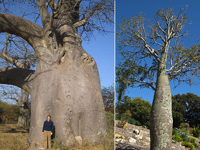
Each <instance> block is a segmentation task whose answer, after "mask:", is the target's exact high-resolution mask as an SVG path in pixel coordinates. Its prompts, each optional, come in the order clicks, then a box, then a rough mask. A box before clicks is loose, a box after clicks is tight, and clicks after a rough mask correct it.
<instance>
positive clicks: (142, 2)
mask: <svg viewBox="0 0 200 150" xmlns="http://www.w3.org/2000/svg"><path fill="white" fill-rule="evenodd" d="M185 5H188V8H187V12H186V15H187V17H188V20H189V21H191V22H192V24H188V25H186V26H185V28H186V29H189V33H190V34H195V36H191V37H189V38H185V39H184V44H185V46H186V47H189V46H190V45H191V44H196V43H197V41H198V39H200V31H199V27H200V16H199V14H200V9H199V6H200V1H198V0H193V1H189V0H176V1H174V0H167V1H163V0H137V1H136V0H116V30H117V27H118V26H119V23H120V22H121V19H122V17H123V18H129V17H131V16H136V15H138V14H139V13H140V12H142V13H143V14H145V16H146V18H150V19H151V20H152V21H153V20H154V15H155V13H156V11H158V9H159V8H161V9H164V8H166V7H172V8H174V11H175V12H178V11H179V10H180V8H181V6H185ZM116 48H117V45H116ZM116 63H117V58H116ZM197 80H198V79H196V81H197ZM198 81H200V80H198ZM170 86H171V91H172V95H176V94H186V93H188V92H191V93H194V94H196V95H198V96H200V85H198V86H196V85H193V86H189V85H187V84H185V83H182V84H181V85H179V86H178V87H177V88H175V89H174V88H173V87H174V86H173V83H170ZM126 95H128V96H130V97H141V98H143V99H145V100H148V101H150V102H151V103H152V101H153V95H154V91H153V90H151V89H140V88H129V89H128V90H127V92H126Z"/></svg>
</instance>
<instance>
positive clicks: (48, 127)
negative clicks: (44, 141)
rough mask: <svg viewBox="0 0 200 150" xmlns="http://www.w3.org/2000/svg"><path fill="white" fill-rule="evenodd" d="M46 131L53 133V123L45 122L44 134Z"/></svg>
mask: <svg viewBox="0 0 200 150" xmlns="http://www.w3.org/2000/svg"><path fill="white" fill-rule="evenodd" d="M44 130H46V131H51V132H52V133H53V121H51V120H50V121H47V120H46V121H45V122H44V125H43V129H42V132H44Z"/></svg>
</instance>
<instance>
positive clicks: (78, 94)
mask: <svg viewBox="0 0 200 150" xmlns="http://www.w3.org/2000/svg"><path fill="white" fill-rule="evenodd" d="M61 59H62V62H61V63H57V64H54V65H51V66H48V69H47V70H43V68H44V67H43V65H46V64H44V63H39V64H38V67H37V69H36V76H37V77H36V78H35V80H34V83H33V90H32V94H31V95H32V97H31V99H32V101H31V126H30V135H29V142H30V148H32V149H34V148H36V149H38V148H39V147H42V146H43V145H42V144H43V135H42V134H41V133H42V126H43V122H44V120H45V119H46V116H47V115H51V116H52V121H53V122H54V125H55V136H56V137H57V138H58V139H59V140H60V141H61V143H62V144H63V145H65V146H73V145H74V144H75V137H76V136H81V137H82V139H83V140H87V141H88V142H89V143H91V144H96V143H99V142H101V141H102V140H103V139H104V136H105V134H106V133H107V124H106V119H105V112H104V106H103V99H102V96H101V88H100V81H99V75H98V70H97V66H96V63H95V61H94V59H93V58H92V57H91V56H90V55H89V54H87V53H86V52H85V51H84V50H83V49H82V48H80V47H78V46H72V47H69V46H68V50H67V52H66V54H65V55H64V56H63V58H61Z"/></svg>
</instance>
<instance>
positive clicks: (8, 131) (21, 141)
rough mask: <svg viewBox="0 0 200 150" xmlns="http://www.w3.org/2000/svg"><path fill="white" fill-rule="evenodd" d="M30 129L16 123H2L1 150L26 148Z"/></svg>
mask: <svg viewBox="0 0 200 150" xmlns="http://www.w3.org/2000/svg"><path fill="white" fill-rule="evenodd" d="M27 139H28V129H24V128H20V127H18V126H16V125H15V124H1V125H0V149H1V150H26V149H27V148H28V142H27Z"/></svg>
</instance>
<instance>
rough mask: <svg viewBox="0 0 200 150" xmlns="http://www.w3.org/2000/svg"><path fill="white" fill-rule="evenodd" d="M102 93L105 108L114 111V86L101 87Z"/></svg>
mask: <svg viewBox="0 0 200 150" xmlns="http://www.w3.org/2000/svg"><path fill="white" fill-rule="evenodd" d="M101 94H102V97H103V102H104V108H105V110H106V111H111V112H112V113H114V95H115V94H114V87H113V86H109V87H103V88H102V89H101Z"/></svg>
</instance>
